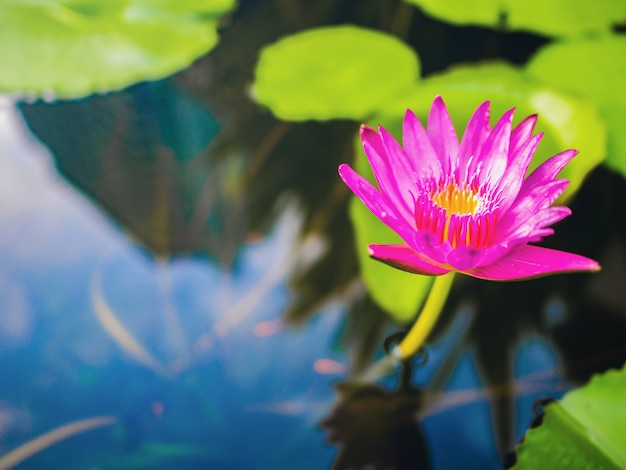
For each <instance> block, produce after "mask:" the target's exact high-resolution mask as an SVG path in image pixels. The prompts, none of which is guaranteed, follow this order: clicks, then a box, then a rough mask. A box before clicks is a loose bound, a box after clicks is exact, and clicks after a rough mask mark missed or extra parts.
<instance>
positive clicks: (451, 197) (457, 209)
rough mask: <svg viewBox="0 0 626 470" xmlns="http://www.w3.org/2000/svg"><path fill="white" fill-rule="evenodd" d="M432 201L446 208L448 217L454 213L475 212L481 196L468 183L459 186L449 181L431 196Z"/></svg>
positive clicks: (465, 213) (466, 213)
mask: <svg viewBox="0 0 626 470" xmlns="http://www.w3.org/2000/svg"><path fill="white" fill-rule="evenodd" d="M430 199H431V201H433V202H434V203H435V204H437V205H438V206H439V207H441V208H442V209H445V210H446V215H447V216H448V218H449V217H450V216H451V215H452V214H458V215H468V214H471V215H473V214H475V213H476V210H477V209H478V208H479V205H480V198H479V196H478V194H477V193H476V191H475V190H473V189H472V188H470V187H469V186H468V185H467V184H465V185H463V186H458V185H457V184H456V183H448V184H447V185H445V186H443V187H442V188H441V189H440V190H439V191H438V192H436V193H434V194H433V195H432V196H431V198H430Z"/></svg>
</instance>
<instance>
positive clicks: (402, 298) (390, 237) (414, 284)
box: [349, 156, 433, 323]
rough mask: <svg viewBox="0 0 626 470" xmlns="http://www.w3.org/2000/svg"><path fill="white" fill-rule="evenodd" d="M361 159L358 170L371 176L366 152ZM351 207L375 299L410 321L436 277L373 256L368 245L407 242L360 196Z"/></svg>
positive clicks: (399, 319)
mask: <svg viewBox="0 0 626 470" xmlns="http://www.w3.org/2000/svg"><path fill="white" fill-rule="evenodd" d="M358 159H359V161H358V162H357V164H356V170H357V171H358V172H359V173H361V174H362V175H364V176H367V173H368V171H369V175H370V176H371V170H368V169H366V168H365V167H368V168H369V166H368V164H367V162H365V163H362V162H363V161H364V160H365V156H363V157H362V158H361V156H359V157H358ZM372 179H373V178H372ZM349 210H350V219H351V220H352V225H353V226H354V233H355V239H356V247H357V257H358V260H359V266H360V269H361V277H362V279H363V282H364V283H365V285H366V287H367V289H368V291H369V293H370V295H371V296H372V299H374V301H375V302H376V303H377V304H378V306H379V307H381V308H382V309H383V310H385V311H386V312H387V313H388V314H389V315H390V316H391V317H392V318H393V319H394V320H396V321H397V322H399V323H409V322H410V321H411V320H413V319H414V318H415V316H416V315H417V312H418V309H419V307H420V305H421V304H422V303H423V301H424V300H425V299H426V296H427V295H428V292H429V291H430V286H431V285H432V282H433V278H432V277H430V276H421V275H419V274H411V273H407V272H405V271H401V270H399V269H396V268H392V267H391V266H388V265H386V264H384V263H381V262H380V261H376V260H373V259H372V258H370V256H369V254H368V251H367V246H368V245H370V244H372V243H376V244H387V243H389V244H394V243H403V242H402V239H401V238H400V237H399V236H398V235H397V234H396V233H395V232H393V231H392V230H391V229H390V228H389V227H387V226H386V225H384V224H383V223H382V222H380V221H379V220H378V219H377V218H376V217H375V216H374V215H373V214H372V213H371V212H370V211H369V209H368V208H367V207H365V205H364V204H363V203H362V202H361V201H360V200H359V199H358V198H356V197H353V198H352V201H350V209H349Z"/></svg>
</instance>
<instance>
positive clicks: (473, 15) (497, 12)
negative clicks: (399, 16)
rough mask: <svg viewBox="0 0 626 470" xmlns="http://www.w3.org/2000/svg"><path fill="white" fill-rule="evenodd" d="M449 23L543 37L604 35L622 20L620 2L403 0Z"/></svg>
mask: <svg viewBox="0 0 626 470" xmlns="http://www.w3.org/2000/svg"><path fill="white" fill-rule="evenodd" d="M405 1H406V2H408V3H412V4H414V5H417V6H419V7H420V8H422V9H423V10H424V11H425V12H426V13H428V14H429V15H432V16H434V17H436V18H440V19H442V20H444V21H449V22H450V23H454V24H459V25H466V24H473V25H484V26H490V27H492V28H496V27H497V28H504V29H508V30H523V31H532V32H536V33H539V34H543V35H546V36H582V35H587V34H598V33H607V32H609V31H611V29H612V27H613V26H614V25H616V24H621V23H623V22H624V21H626V5H625V4H624V1H623V0H596V1H594V2H589V1H577V0H575V1H572V0H550V1H547V2H546V1H544V0H474V1H472V2H467V1H465V0H446V1H441V0H405Z"/></svg>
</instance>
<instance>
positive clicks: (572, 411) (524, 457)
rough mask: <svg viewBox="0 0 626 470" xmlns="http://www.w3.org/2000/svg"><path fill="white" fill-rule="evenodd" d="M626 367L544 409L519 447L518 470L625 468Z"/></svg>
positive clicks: (596, 380)
mask: <svg viewBox="0 0 626 470" xmlns="http://www.w3.org/2000/svg"><path fill="white" fill-rule="evenodd" d="M624 390H626V367H624V368H623V369H622V370H620V371H616V370H612V371H609V372H607V373H605V374H602V375H597V376H595V377H594V378H592V379H591V381H590V382H589V383H588V384H587V385H585V386H584V387H582V388H580V389H578V390H573V391H571V392H569V393H567V394H566V395H565V396H564V397H563V399H562V400H559V401H558V402H554V403H550V404H549V405H547V406H546V407H545V410H544V411H545V416H544V419H543V422H542V424H541V425H540V426H538V427H536V428H533V429H531V430H530V431H528V432H527V433H526V437H525V438H524V442H523V443H522V444H520V445H519V446H518V447H517V450H516V452H517V463H516V465H515V466H514V467H513V468H514V469H516V470H524V469H535V468H550V469H555V470H558V469H570V468H581V469H583V468H589V469H592V468H603V469H620V468H626V395H625V394H624Z"/></svg>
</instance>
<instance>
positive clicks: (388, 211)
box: [339, 96, 600, 281]
mask: <svg viewBox="0 0 626 470" xmlns="http://www.w3.org/2000/svg"><path fill="white" fill-rule="evenodd" d="M489 105H490V103H489V102H488V101H487V102H484V103H483V104H481V105H480V106H479V107H478V109H476V111H475V112H474V114H473V116H472V117H471V118H470V120H469V122H468V124H467V128H466V129H465V132H464V134H463V137H462V139H461V141H460V142H459V139H458V137H457V134H456V131H455V129H454V125H453V124H452V120H451V119H450V115H449V113H448V110H447V108H446V106H445V104H444V102H443V100H442V98H441V97H440V96H437V97H436V98H435V100H434V102H433V104H432V107H431V109H430V113H429V115H428V123H427V129H425V128H424V127H423V125H422V124H421V122H420V121H419V119H418V118H417V117H416V116H415V114H413V112H412V111H410V110H407V112H406V115H405V117H404V122H403V126H402V132H403V140H402V141H403V145H402V146H400V144H399V143H398V142H397V141H396V140H395V139H394V138H393V137H392V135H391V134H390V133H389V132H388V131H387V130H385V129H384V128H382V127H380V126H379V128H378V132H377V131H375V130H373V129H372V128H370V127H368V126H365V125H364V126H361V139H362V141H363V148H364V150H365V154H366V155H367V158H368V160H369V163H370V165H371V167H372V170H373V173H374V177H375V179H376V183H377V185H378V189H377V188H375V187H374V186H373V185H372V184H371V183H370V182H369V181H367V180H366V179H365V178H363V177H362V176H360V175H359V174H357V173H356V172H355V171H354V170H353V169H352V168H351V167H350V166H349V165H347V164H342V165H340V166H339V175H340V176H341V178H342V179H343V181H344V182H345V183H346V185H348V187H349V188H350V189H351V190H352V191H353V192H354V194H355V195H356V196H358V197H359V199H361V200H362V201H363V203H365V205H366V206H367V207H368V208H369V209H370V210H371V211H372V212H373V213H374V215H376V217H378V218H379V219H380V220H381V221H382V222H384V223H385V224H386V225H387V226H388V227H389V228H391V229H392V230H393V231H394V232H396V233H397V234H398V235H399V236H400V237H401V238H402V240H403V241H404V243H402V244H395V245H369V252H370V255H371V256H372V258H374V259H376V260H379V261H382V262H384V263H387V264H389V265H391V266H394V267H396V268H399V269H402V270H404V271H409V272H412V273H416V274H425V275H432V276H439V275H442V274H446V273H449V272H460V273H463V274H467V275H469V276H473V277H477V278H481V279H489V280H498V281H504V280H518V279H529V278H534V277H538V276H543V275H547V274H553V273H559V272H569V271H597V270H599V269H600V266H599V264H598V263H597V262H596V261H594V260H592V259H589V258H585V257H583V256H580V255H577V254H574V253H568V252H564V251H559V250H553V249H549V248H543V247H540V246H536V245H533V244H532V243H537V242H539V241H541V240H542V239H543V237H545V236H547V235H551V234H552V233H554V231H553V229H551V228H549V226H550V225H552V224H554V223H555V222H558V221H560V220H561V219H563V218H565V217H566V216H568V215H569V214H570V213H571V211H570V209H569V208H568V207H564V206H553V205H552V204H553V203H554V202H555V201H556V200H557V198H558V197H559V196H560V195H561V194H562V193H563V191H564V190H565V188H566V186H567V184H568V181H567V180H564V179H557V178H556V177H557V175H558V173H559V172H560V171H561V170H562V169H563V168H564V167H565V165H566V164H567V163H568V162H569V161H570V160H571V159H572V158H573V157H574V156H575V155H576V154H577V151H576V150H566V151H564V152H561V153H559V154H557V155H555V156H553V157H551V158H550V159H548V160H547V161H545V162H544V163H543V164H541V165H540V166H539V167H538V168H537V169H535V170H534V171H533V172H532V173H530V175H528V176H526V174H527V171H528V167H529V165H530V162H531V160H532V157H533V154H534V152H535V150H536V148H537V146H538V144H539V141H540V140H541V137H542V134H541V133H539V134H536V135H532V132H533V128H534V126H535V123H536V121H537V116H536V115H533V116H529V117H527V118H526V119H524V120H523V121H522V122H521V123H520V124H519V125H518V126H517V127H515V128H512V120H513V112H514V109H511V110H509V111H507V112H506V113H504V115H503V116H502V117H501V118H500V119H499V121H498V122H497V123H496V125H495V126H494V127H493V129H492V128H491V126H490V123H489Z"/></svg>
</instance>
